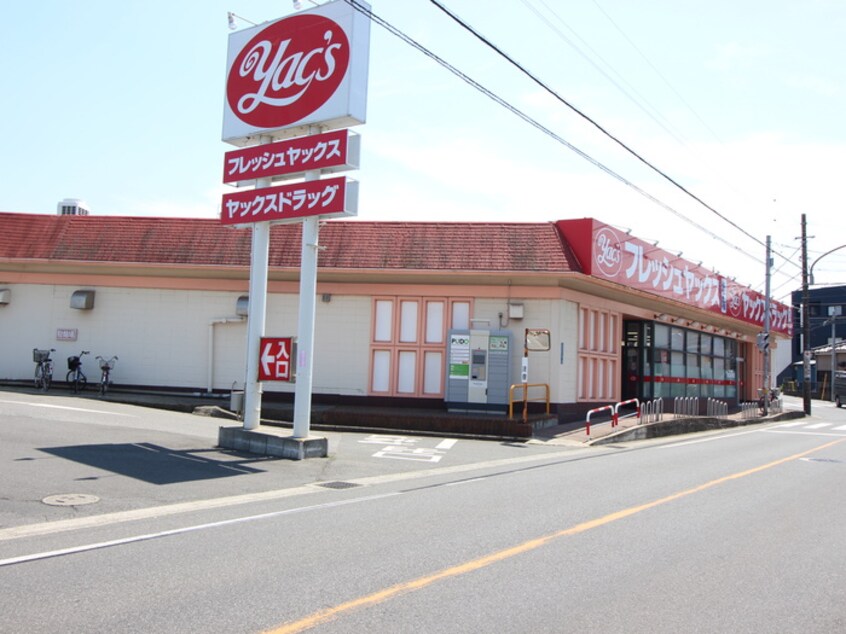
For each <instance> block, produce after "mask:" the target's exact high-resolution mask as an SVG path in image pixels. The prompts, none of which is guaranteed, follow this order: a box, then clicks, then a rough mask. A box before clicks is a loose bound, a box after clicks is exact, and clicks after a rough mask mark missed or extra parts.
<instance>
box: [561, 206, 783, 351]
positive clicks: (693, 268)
mask: <svg viewBox="0 0 846 634" xmlns="http://www.w3.org/2000/svg"><path fill="white" fill-rule="evenodd" d="M556 224H557V226H558V229H559V231H561V233H562V234H563V235H564V237H565V238H566V240H567V242H568V243H569V244H570V246H571V248H572V249H573V251H574V252H575V253H576V256H577V257H578V258H579V261H580V262H581V264H582V268H583V270H584V272H585V273H586V274H587V275H594V276H596V277H601V278H604V279H607V280H610V281H613V282H617V283H619V284H624V285H626V286H629V287H631V288H636V289H638V290H641V291H645V292H647V293H651V294H653V295H658V296H661V297H664V298H667V299H672V300H675V301H679V302H682V303H685V304H688V305H691V306H696V307H697V308H702V309H705V310H708V311H710V312H713V313H719V314H722V315H728V316H731V317H734V318H735V319H740V320H742V321H745V322H747V323H750V324H756V325H763V323H764V316H765V306H766V298H765V297H764V295H762V294H761V293H758V292H757V291H754V290H752V289H750V288H747V287H745V286H741V285H740V284H737V283H736V282H734V281H732V280H729V279H727V278H726V277H725V276H723V275H719V274H717V273H713V272H712V271H709V270H708V269H704V268H702V267H700V266H698V265H696V264H693V263H692V262H688V261H686V260H683V259H681V258H680V257H677V256H675V255H673V254H671V253H668V252H666V251H663V250H661V249H659V248H657V247H656V246H654V245H652V244H649V243H648V242H644V241H643V240H639V239H638V238H635V237H633V236H629V235H627V234H622V235H621V234H620V232H618V231H616V230H615V229H614V228H613V227H609V226H608V225H606V224H603V223H601V222H597V221H596V220H593V219H592V218H582V219H578V220H560V221H558V223H556ZM770 328H771V329H772V330H775V331H777V332H780V333H783V334H786V335H792V334H793V322H792V311H791V309H790V307H789V306H786V305H784V304H782V303H780V302H775V301H771V302H770Z"/></svg>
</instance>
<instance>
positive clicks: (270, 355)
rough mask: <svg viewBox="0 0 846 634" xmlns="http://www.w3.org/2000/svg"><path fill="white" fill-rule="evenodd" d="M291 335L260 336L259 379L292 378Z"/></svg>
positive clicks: (288, 379)
mask: <svg viewBox="0 0 846 634" xmlns="http://www.w3.org/2000/svg"><path fill="white" fill-rule="evenodd" d="M293 348H294V339H293V337H262V338H261V344H260V350H259V371H258V380H259V381H291V380H292V379H293V372H292V369H293V366H294V359H293Z"/></svg>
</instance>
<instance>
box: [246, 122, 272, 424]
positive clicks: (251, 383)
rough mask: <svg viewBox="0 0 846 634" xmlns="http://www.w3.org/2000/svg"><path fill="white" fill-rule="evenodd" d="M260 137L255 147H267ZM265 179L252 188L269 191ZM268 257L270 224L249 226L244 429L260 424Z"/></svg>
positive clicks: (261, 179) (267, 140)
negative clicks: (250, 233) (250, 244)
mask: <svg viewBox="0 0 846 634" xmlns="http://www.w3.org/2000/svg"><path fill="white" fill-rule="evenodd" d="M271 140H272V139H271V137H269V136H262V137H261V138H260V140H259V143H270V142H271ZM270 184H271V180H270V179H269V178H260V179H258V180H256V187H269V186H270ZM269 254H270V223H269V222H256V223H254V224H253V246H252V252H251V254H250V256H251V260H250V305H249V309H248V311H247V381H246V385H245V386H244V429H255V428H256V427H258V426H259V425H260V424H261V394H262V385H261V381H259V380H258V372H259V363H260V359H259V356H260V355H261V350H260V349H259V348H260V347H261V338H262V337H263V336H264V325H265V318H266V314H267V269H268V256H269Z"/></svg>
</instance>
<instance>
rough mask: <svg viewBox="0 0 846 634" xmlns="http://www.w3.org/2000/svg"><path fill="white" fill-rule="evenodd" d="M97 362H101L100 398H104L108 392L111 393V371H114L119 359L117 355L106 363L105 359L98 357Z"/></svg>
mask: <svg viewBox="0 0 846 634" xmlns="http://www.w3.org/2000/svg"><path fill="white" fill-rule="evenodd" d="M97 360H98V361H99V362H100V396H104V395H105V394H106V392H108V391H109V386H110V385H111V384H112V380H111V378H110V374H111V371H112V370H114V368H115V362H117V360H118V358H117V355H115V356H113V357H112V358H111V359H109V360H108V361H106V360H105V359H104V358H103V357H101V356H99V355H98V356H97Z"/></svg>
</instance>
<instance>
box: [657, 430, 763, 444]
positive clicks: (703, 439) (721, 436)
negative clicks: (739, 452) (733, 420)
mask: <svg viewBox="0 0 846 634" xmlns="http://www.w3.org/2000/svg"><path fill="white" fill-rule="evenodd" d="M762 431H766V430H763V429H751V430H749V431H742V432H738V433H736V434H732V433H727V434H722V435H720V436H710V437H708V438H697V439H696V440H684V441H682V442H674V443H672V444H669V445H660V446H658V447H655V449H675V448H676V447H686V446H687V445H698V444H699V443H701V442H711V441H712V440H725V439H727V438H737V437H738V436H745V435H746V434H757V433H759V432H762Z"/></svg>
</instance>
